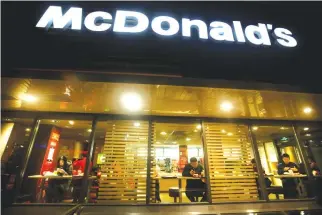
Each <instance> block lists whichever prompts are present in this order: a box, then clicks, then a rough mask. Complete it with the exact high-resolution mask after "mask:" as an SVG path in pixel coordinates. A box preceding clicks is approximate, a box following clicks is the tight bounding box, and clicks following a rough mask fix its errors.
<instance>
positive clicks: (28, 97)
mask: <svg viewBox="0 0 322 215" xmlns="http://www.w3.org/2000/svg"><path fill="white" fill-rule="evenodd" d="M19 98H20V99H21V100H23V101H25V102H36V101H37V100H38V98H37V97H35V96H33V95H31V94H27V93H24V94H22V95H20V96H19Z"/></svg>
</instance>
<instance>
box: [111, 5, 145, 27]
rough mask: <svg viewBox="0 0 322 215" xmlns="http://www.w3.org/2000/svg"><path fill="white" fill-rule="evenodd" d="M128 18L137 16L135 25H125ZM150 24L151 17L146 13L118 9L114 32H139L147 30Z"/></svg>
mask: <svg viewBox="0 0 322 215" xmlns="http://www.w3.org/2000/svg"><path fill="white" fill-rule="evenodd" d="M127 18H135V19H136V20H137V23H136V25H135V26H125V25H126V21H127ZM148 26H149V19H148V17H147V16H146V15H144V14H143V13H139V12H134V11H123V10H118V11H116V16H115V22H114V28H113V31H114V32H124V33H139V32H142V31H145V30H146V29H147V28H148Z"/></svg>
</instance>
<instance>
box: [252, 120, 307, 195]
mask: <svg viewBox="0 0 322 215" xmlns="http://www.w3.org/2000/svg"><path fill="white" fill-rule="evenodd" d="M252 132H253V134H254V136H255V139H256V142H257V146H258V151H259V155H260V160H261V164H262V167H263V174H264V179H265V186H266V190H267V193H268V195H269V196H268V197H269V199H271V200H276V199H297V198H306V197H307V191H306V185H305V182H306V180H307V178H306V172H305V168H304V165H303V162H302V159H301V156H300V153H299V149H298V147H297V142H296V139H295V136H294V132H293V128H292V127H291V126H287V125H286V126H285V125H281V126H256V125H254V126H253V127H252ZM253 165H254V167H255V168H256V163H255V162H254V163H253Z"/></svg>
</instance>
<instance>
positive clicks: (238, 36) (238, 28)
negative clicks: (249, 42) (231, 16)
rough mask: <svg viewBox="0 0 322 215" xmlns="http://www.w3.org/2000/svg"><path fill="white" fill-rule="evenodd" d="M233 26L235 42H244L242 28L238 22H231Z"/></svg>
mask: <svg viewBox="0 0 322 215" xmlns="http://www.w3.org/2000/svg"><path fill="white" fill-rule="evenodd" d="M233 25H234V28H235V35H236V39H237V41H238V42H240V43H244V42H246V40H245V36H244V32H243V27H242V25H241V23H240V21H233Z"/></svg>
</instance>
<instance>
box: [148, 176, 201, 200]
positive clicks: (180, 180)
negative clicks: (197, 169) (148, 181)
mask: <svg viewBox="0 0 322 215" xmlns="http://www.w3.org/2000/svg"><path fill="white" fill-rule="evenodd" d="M202 178H205V177H202ZM202 178H194V177H185V176H178V177H155V178H153V179H157V180H160V179H161V180H167V179H178V187H179V203H182V192H183V191H184V190H183V189H182V180H201V179H202Z"/></svg>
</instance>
